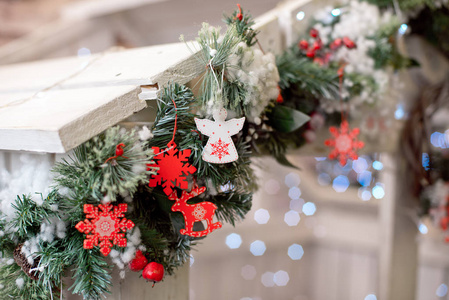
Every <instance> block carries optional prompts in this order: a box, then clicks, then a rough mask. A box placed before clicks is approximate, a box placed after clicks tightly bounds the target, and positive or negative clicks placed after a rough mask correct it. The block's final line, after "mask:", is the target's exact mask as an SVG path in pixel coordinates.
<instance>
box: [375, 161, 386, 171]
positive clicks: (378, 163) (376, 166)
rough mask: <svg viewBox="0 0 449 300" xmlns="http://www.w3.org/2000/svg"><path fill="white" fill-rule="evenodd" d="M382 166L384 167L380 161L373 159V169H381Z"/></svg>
mask: <svg viewBox="0 0 449 300" xmlns="http://www.w3.org/2000/svg"><path fill="white" fill-rule="evenodd" d="M383 167H384V165H383V164H382V163H381V162H380V161H378V160H375V161H373V168H374V169H375V170H377V171H380V170H382V169H383Z"/></svg>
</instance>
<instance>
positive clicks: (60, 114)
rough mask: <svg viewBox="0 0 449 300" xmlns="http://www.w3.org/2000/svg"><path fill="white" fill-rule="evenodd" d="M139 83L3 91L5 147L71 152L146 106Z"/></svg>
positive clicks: (0, 112)
mask: <svg viewBox="0 0 449 300" xmlns="http://www.w3.org/2000/svg"><path fill="white" fill-rule="evenodd" d="M138 92H139V89H138V88H136V87H134V86H116V87H98V88H85V89H76V90H54V91H48V92H46V93H42V94H40V95H37V96H34V97H33V94H30V93H23V94H19V93H18V94H0V143H1V148H2V149H9V150H29V151H41V152H56V153H61V152H66V151H68V150H70V149H72V148H73V147H75V146H78V145H79V144H81V143H83V142H85V141H86V140H87V139H89V138H91V137H92V136H94V135H97V134H99V133H101V132H102V131H104V130H105V129H107V128H109V127H111V126H113V125H115V124H117V123H118V122H119V121H121V120H123V119H125V118H126V117H128V116H130V115H132V114H133V113H135V112H137V111H139V110H141V109H143V108H145V107H146V103H145V101H141V100H139V99H138V97H137V94H138Z"/></svg>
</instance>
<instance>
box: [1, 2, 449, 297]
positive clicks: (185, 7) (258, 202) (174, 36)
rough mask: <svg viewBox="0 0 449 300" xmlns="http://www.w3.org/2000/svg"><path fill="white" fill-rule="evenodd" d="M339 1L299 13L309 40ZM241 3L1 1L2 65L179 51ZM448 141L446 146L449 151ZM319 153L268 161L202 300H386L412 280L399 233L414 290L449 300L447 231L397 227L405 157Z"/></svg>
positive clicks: (194, 281)
mask: <svg viewBox="0 0 449 300" xmlns="http://www.w3.org/2000/svg"><path fill="white" fill-rule="evenodd" d="M332 3H336V1H318V0H314V1H312V2H311V3H309V4H307V5H305V7H304V9H303V10H301V11H300V12H298V15H297V16H298V17H297V22H298V23H297V24H295V26H296V27H297V28H298V32H300V31H301V28H302V29H303V30H305V25H301V24H302V23H301V22H306V20H307V18H308V17H309V15H310V14H311V13H313V12H314V11H316V10H317V9H318V8H321V7H322V6H323V5H327V4H332ZM235 4H236V3H235V2H233V1H223V0H222V1H219V0H209V1H206V0H0V64H11V63H19V62H20V63H22V62H30V61H35V60H41V59H49V58H55V57H64V56H79V57H85V56H89V55H91V54H93V53H97V52H102V51H107V50H109V49H111V47H122V48H134V47H144V46H151V45H158V44H163V43H172V42H178V41H179V36H180V34H184V35H185V36H186V39H193V38H194V37H195V36H196V34H197V31H198V30H199V28H200V27H201V23H202V22H209V23H210V24H212V25H223V24H222V22H221V18H222V14H223V13H224V12H227V13H231V12H232V11H233V10H234V9H235ZM240 4H241V5H242V7H243V8H244V9H247V10H250V12H251V13H252V15H253V16H255V17H257V16H260V15H262V14H263V13H265V12H267V11H268V10H270V9H273V8H274V7H276V6H277V5H279V3H278V1H277V0H243V1H240ZM301 13H302V14H301ZM413 88H415V87H411V89H413ZM408 91H410V90H408ZM393 113H396V114H399V115H400V116H399V117H398V118H399V119H401V118H402V117H403V115H404V114H406V112H404V110H402V108H401V109H398V110H396V111H393ZM401 114H402V115H401ZM443 115H444V114H443ZM446 117H447V115H446ZM398 118H397V119H398ZM445 125H447V124H445ZM428 138H429V140H430V133H429V136H428ZM436 139H437V141H436V142H435V144H434V147H437V146H441V145H440V144H438V143H439V142H438V138H436ZM387 142H388V140H387ZM313 153H314V151H310V149H308V151H302V152H299V153H295V154H292V155H290V156H289V159H290V161H292V162H293V163H294V164H295V165H297V166H300V169H299V170H298V169H293V168H287V167H281V166H280V165H279V164H277V163H276V162H275V161H274V160H272V159H271V158H270V159H268V158H263V159H261V160H260V161H256V163H257V165H258V166H260V167H259V168H258V171H257V172H258V174H259V185H260V186H261V188H260V190H259V191H258V192H257V194H256V195H255V197H254V201H253V208H252V210H251V212H250V213H249V214H248V215H247V217H246V219H245V221H244V222H242V223H240V224H237V226H236V227H235V228H234V227H232V226H229V225H227V226H225V227H224V228H223V229H221V230H218V231H216V232H214V233H213V234H211V235H210V236H209V237H208V238H207V239H204V240H202V241H201V242H200V244H199V245H198V246H197V248H196V249H197V251H193V252H192V253H191V260H190V299H191V300H210V299H215V300H220V299H236V300H262V299H263V300H267V299H271V300H274V299H280V300H284V299H291V300H376V299H382V297H381V296H379V294H380V291H381V290H382V283H381V279H380V278H382V277H383V276H386V275H385V274H389V275H390V276H397V277H400V276H404V277H407V276H408V274H407V272H408V268H409V267H410V266H407V265H402V266H401V265H400V264H401V263H400V261H399V266H395V270H399V271H397V272H396V271H395V272H396V273H394V274H393V273H391V272H389V269H388V268H385V266H386V265H392V264H394V263H398V262H393V261H389V257H393V256H394V255H393V256H391V255H390V256H389V255H387V254H385V253H384V252H383V251H384V250H385V249H392V246H391V243H392V242H391V237H392V236H393V234H394V236H395V237H401V236H406V237H408V238H407V239H405V240H404V241H403V243H402V244H401V246H400V248H394V249H393V250H392V251H395V255H396V256H399V257H401V256H404V257H406V256H407V255H412V256H413V255H416V256H417V269H418V272H417V273H418V275H417V279H416V286H404V289H409V290H412V291H413V293H414V294H415V295H416V299H418V300H433V299H449V295H448V286H447V285H448V284H449V269H448V266H449V259H448V255H449V248H448V246H447V245H446V244H445V243H444V242H443V238H442V236H441V233H440V232H438V229H437V228H435V226H433V225H432V224H431V222H430V221H429V220H426V219H420V218H419V217H418V211H417V210H416V207H414V206H413V205H411V207H403V208H401V210H400V212H399V214H400V216H401V218H403V219H404V220H405V221H404V222H405V223H406V224H408V225H407V226H405V227H403V228H401V227H394V226H393V225H392V222H393V217H392V216H393V215H394V214H396V213H397V211H396V210H397V205H398V204H397V198H398V197H399V198H400V197H401V189H400V188H398V184H401V183H402V182H403V181H402V180H404V178H398V177H399V176H400V174H401V173H400V172H399V170H398V167H397V165H396V162H397V157H396V156H394V155H392V154H387V153H367V154H365V155H363V156H361V157H360V158H359V159H358V160H357V161H349V162H348V163H347V164H346V165H345V166H344V167H341V166H340V165H339V164H338V163H336V162H334V161H329V160H328V159H326V158H325V157H324V156H325V155H323V153H322V152H320V151H318V154H313ZM418 164H421V162H418ZM404 195H405V197H408V196H407V194H406V193H405V194H404ZM398 230H399V232H397V231H398ZM401 230H403V232H401ZM394 231H396V232H394ZM410 236H411V237H412V238H409V237H410ZM416 249H418V252H417V253H416ZM401 270H402V271H401ZM396 279H398V278H396ZM384 280H387V279H385V278H384ZM173 288H176V287H173Z"/></svg>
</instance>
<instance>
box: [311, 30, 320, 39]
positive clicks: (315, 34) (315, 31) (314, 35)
mask: <svg viewBox="0 0 449 300" xmlns="http://www.w3.org/2000/svg"><path fill="white" fill-rule="evenodd" d="M309 34H310V36H311V37H313V38H316V37H317V36H318V35H319V32H318V30H316V29H315V28H312V29H310V32H309Z"/></svg>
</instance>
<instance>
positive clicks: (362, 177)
mask: <svg viewBox="0 0 449 300" xmlns="http://www.w3.org/2000/svg"><path fill="white" fill-rule="evenodd" d="M371 178H372V173H371V172H370V171H363V172H361V173H359V174H357V181H358V182H359V183H360V185H361V186H369V185H370V184H371Z"/></svg>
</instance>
